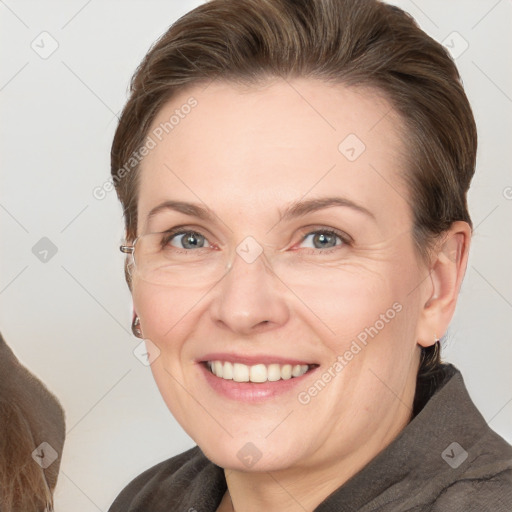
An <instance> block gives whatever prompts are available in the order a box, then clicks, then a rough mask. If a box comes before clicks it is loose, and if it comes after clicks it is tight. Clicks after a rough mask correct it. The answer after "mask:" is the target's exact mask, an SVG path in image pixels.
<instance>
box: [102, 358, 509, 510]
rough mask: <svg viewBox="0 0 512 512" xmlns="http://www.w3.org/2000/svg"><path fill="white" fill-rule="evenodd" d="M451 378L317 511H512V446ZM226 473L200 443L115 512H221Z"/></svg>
mask: <svg viewBox="0 0 512 512" xmlns="http://www.w3.org/2000/svg"><path fill="white" fill-rule="evenodd" d="M442 371H443V378H442V379H441V382H440V384H439V385H438V387H437V389H435V390H434V393H433V395H432V396H431V398H430V399H429V400H428V402H427V403H426V405H425V406H424V407H423V408H422V410H421V411H420V412H419V413H418V414H417V415H416V416H415V417H414V419H413V420H412V421H411V422H410V423H409V424H408V425H407V426H406V427H405V429H404V430H402V432H401V433H400V434H399V435H398V437H397V438H396V439H395V440H394V441H393V442H392V443H391V444H390V445H389V446H388V447H387V448H385V449H384V450H383V451H382V452H381V453H379V454H378V455H377V456H376V457H375V458H374V459H373V460H371V461H370V462H369V463H368V464H367V465H366V466H365V467H364V468H363V469H362V470H361V471H359V472H358V473H357V474H356V475H354V476H353V477H352V478H351V479H350V480H348V481H347V482H346V483H344V484H343V485H342V486H341V487H339V488H338V489H337V490H336V491H335V492H334V493H332V494H331V495H330V496H328V497H326V499H325V500H324V501H323V502H322V503H321V504H320V505H318V507H317V508H316V509H315V511H314V512H355V511H359V512H370V511H379V512H400V511H404V512H405V511H409V512H411V511H414V512H427V511H428V512H471V511H475V512H477V511H478V512H481V511H487V510H488V511H492V512H511V511H512V447H511V446H510V445H509V444H508V443H507V442H506V441H504V440H503V439H502V438H501V437H500V436H498V435H497V434H496V433H495V432H493V431H492V430H491V429H490V428H489V426H488V425H487V423H486V422H485V420H484V418H483V417H482V415H481V414H480V413H479V412H478V410H477V409H476V407H475V405H474V404H473V402H472V401H471V399H470V397H469V395H468V392H467V390H466V387H465V385H464V381H463V379H462V376H461V374H460V372H459V371H458V370H457V369H456V368H455V367H453V366H452V365H443V370H442ZM225 491H226V480H225V478H224V472H223V470H222V468H220V467H218V466H216V465H215V464H213V463H212V462H211V461H209V460H208V459H207V458H206V457H205V456H204V455H203V453H202V452H201V450H200V449H199V448H198V447H197V446H196V447H195V448H192V449H191V450H188V451H186V452H184V453H182V454H180V455H178V456H176V457H173V458H171V459H169V460H166V461H164V462H162V463H160V464H158V465H156V466H154V467H153V468H151V469H149V470H147V471H145V472H144V473H142V474H141V475H139V476H138V477H137V478H135V480H133V481H132V482H131V483H130V484H129V485H128V486H127V487H126V488H125V489H124V490H123V491H122V492H121V494H120V495H119V496H118V497H117V499H116V500H115V502H114V503H113V504H112V506H111V507H110V509H109V512H172V511H183V512H187V511H189V510H194V509H195V510H196V511H197V512H215V510H216V509H217V506H218V505H219V503H220V501H221V499H222V496H223V495H224V493H225Z"/></svg>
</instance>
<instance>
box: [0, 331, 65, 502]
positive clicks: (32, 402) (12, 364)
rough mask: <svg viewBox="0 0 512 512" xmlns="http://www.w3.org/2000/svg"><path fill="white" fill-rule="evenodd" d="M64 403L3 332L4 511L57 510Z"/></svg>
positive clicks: (0, 470)
mask: <svg viewBox="0 0 512 512" xmlns="http://www.w3.org/2000/svg"><path fill="white" fill-rule="evenodd" d="M65 432H66V429H65V420H64V411H63V410H62V407H61V405H60V403H59V401H58V400H57V398H55V396H54V395H53V394H51V393H50V392H49V391H48V389H47V388H46V386H45V385H44V384H43V383H42V382H41V381H40V380H39V379H37V378H36V377H35V376H34V375H33V374H32V373H30V372H29V371H28V370H27V369H26V368H25V367H24V366H22V365H21V364H20V362H19V361H18V359H17V358H16V356H15V355H14V353H13V352H12V350H11V349H10V348H9V346H8V345H7V343H6V342H5V341H4V339H3V337H2V335H1V334H0V510H1V511H2V512H21V511H23V512H48V511H51V510H53V492H54V490H55V486H56V485H57V478H58V475H59V467H60V462H61V454H62V447H63V445H64V438H65Z"/></svg>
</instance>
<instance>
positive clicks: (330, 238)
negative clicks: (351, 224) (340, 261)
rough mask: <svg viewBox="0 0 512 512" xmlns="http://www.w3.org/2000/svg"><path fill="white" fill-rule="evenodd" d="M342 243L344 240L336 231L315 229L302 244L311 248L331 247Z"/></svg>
mask: <svg viewBox="0 0 512 512" xmlns="http://www.w3.org/2000/svg"><path fill="white" fill-rule="evenodd" d="M342 243H343V240H342V239H341V238H340V237H339V236H338V235H337V234H336V233H330V232H327V231H315V232H313V233H309V234H308V235H306V236H305V237H304V240H303V241H302V244H301V246H302V247H307V248H310V249H330V248H331V247H335V246H337V245H341V244H342Z"/></svg>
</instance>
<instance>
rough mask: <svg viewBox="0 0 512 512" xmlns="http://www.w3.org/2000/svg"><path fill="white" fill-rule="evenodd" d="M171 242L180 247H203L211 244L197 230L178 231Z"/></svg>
mask: <svg viewBox="0 0 512 512" xmlns="http://www.w3.org/2000/svg"><path fill="white" fill-rule="evenodd" d="M169 244H170V245H172V246H173V247H178V248H179V249H201V248H202V247H208V245H209V244H208V241H207V240H206V238H205V237H204V236H203V235H201V234H200V233H196V232H195V231H187V232H185V233H178V234H176V235H174V236H173V237H172V238H171V239H170V240H169Z"/></svg>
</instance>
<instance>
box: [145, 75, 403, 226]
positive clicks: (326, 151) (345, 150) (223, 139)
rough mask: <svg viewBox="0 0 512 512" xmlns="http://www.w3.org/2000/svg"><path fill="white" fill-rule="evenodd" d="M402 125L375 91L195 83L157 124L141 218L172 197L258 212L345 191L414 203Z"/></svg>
mask: <svg viewBox="0 0 512 512" xmlns="http://www.w3.org/2000/svg"><path fill="white" fill-rule="evenodd" d="M401 129H402V123H401V121H400V119H399V117H398V116H397V114H396V113H395V112H394V110H393V109H392V108H391V106H390V104H389V103H388V102H387V101H386V100H385V99H384V98H383V97H382V95H380V94H378V92H377V91H375V90H371V89H362V88H348V87H346V86H343V85H340V84H328V83H325V82H322V81H318V80H314V79H294V80H288V81H285V80H281V79H278V80H274V81H272V82H269V83H267V84H265V85H264V86H247V87H241V86H239V85H235V84H233V83H229V82H214V83H211V84H209V85H207V86H205V85H197V86H193V87H190V88H189V89H187V90H184V91H182V92H180V94H178V95H176V96H175V97H174V98H173V99H171V100H170V101H169V102H168V103H167V104H166V105H165V106H164V107H163V108H162V109H161V110H160V112H159V113H158V115H157V116H156V118H155V120H154V121H153V124H152V126H151V128H150V131H149V134H148V135H149V136H150V137H152V138H153V139H154V142H155V147H154V148H153V149H152V150H151V151H150V153H149V154H148V155H147V156H146V157H145V158H144V160H143V162H142V164H141V176H140V188H139V218H143V217H144V216H145V215H147V213H148V212H149V211H150V209H151V208H153V207H154V206H155V205H156V204H158V202H162V201H165V200H168V199H179V200H188V201H193V202H198V201H199V200H205V201H206V202H207V203H208V206H210V205H211V207H212V208H215V207H219V208H222V207H224V206H225V205H226V202H229V203H230V204H232V205H238V206H239V207H240V208H244V207H247V208H252V210H253V211H254V210H255V209H256V208H257V206H258V205H259V206H261V208H265V207H270V208H272V207H274V206H279V205H277V204H276V203H279V202H281V203H283V202H284V203H286V202H290V201H295V200H298V199H300V198H301V197H303V196H305V195H315V194H317V195H324V194H326V193H330V194H331V195H332V193H336V192H343V193H344V195H347V196H350V197H351V198H357V199H358V200H359V201H360V202H362V203H363V204H365V205H372V207H373V208H377V209H378V208H379V207H381V208H383V207H385V205H386V203H388V206H389V202H390V201H391V202H392V203H393V204H396V203H397V201H398V202H400V201H401V202H402V203H405V201H404V198H405V199H406V196H407V192H406V190H405V187H404V184H403V183H402V182H401V180H400V179H399V173H400V172H401V171H402V168H401V166H402V162H403V160H404V159H403V156H402V155H403V151H404V148H403V146H404V145H403V142H402V137H401V135H400V132H401ZM249 205H250V206H249ZM402 207H405V205H402Z"/></svg>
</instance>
